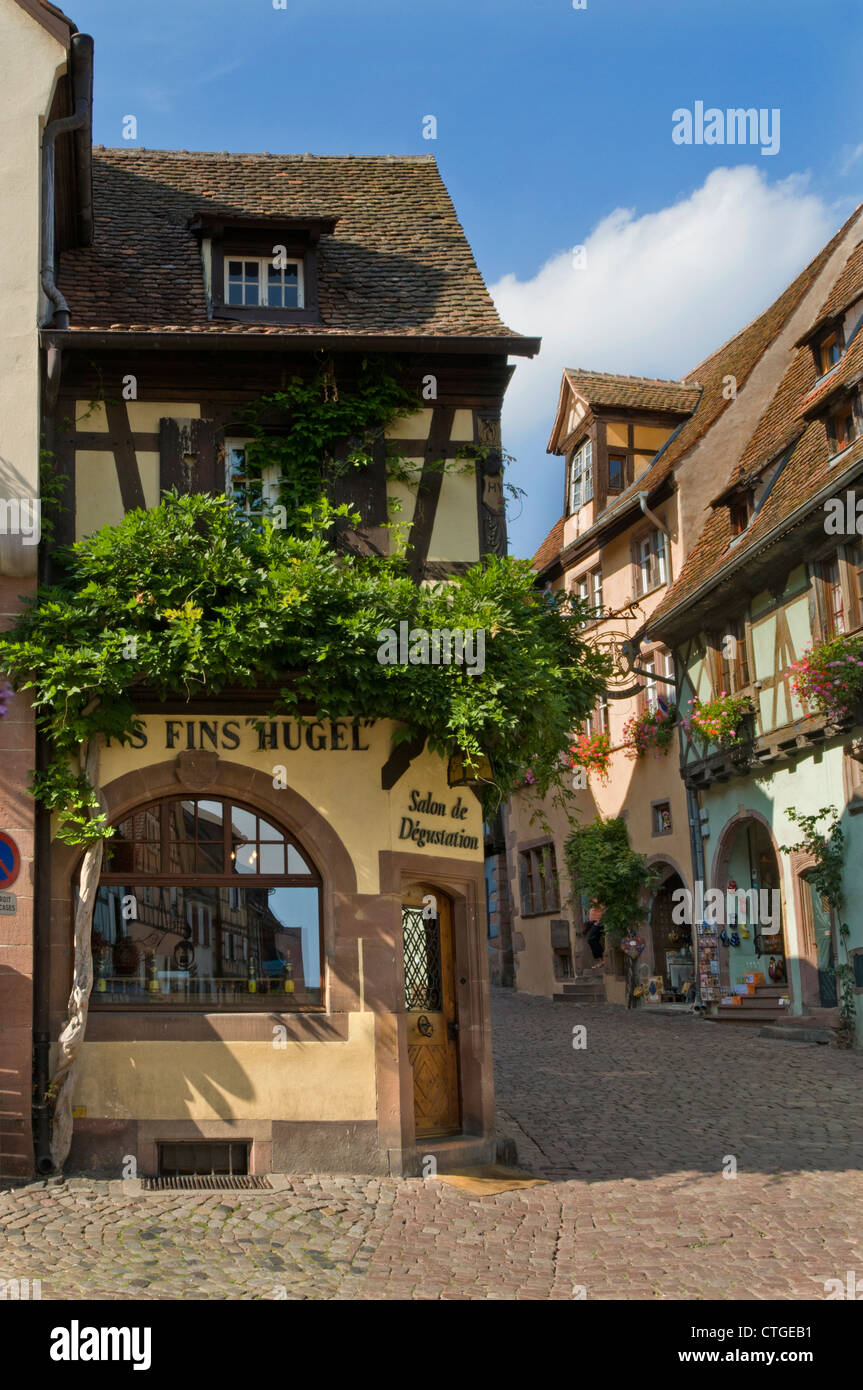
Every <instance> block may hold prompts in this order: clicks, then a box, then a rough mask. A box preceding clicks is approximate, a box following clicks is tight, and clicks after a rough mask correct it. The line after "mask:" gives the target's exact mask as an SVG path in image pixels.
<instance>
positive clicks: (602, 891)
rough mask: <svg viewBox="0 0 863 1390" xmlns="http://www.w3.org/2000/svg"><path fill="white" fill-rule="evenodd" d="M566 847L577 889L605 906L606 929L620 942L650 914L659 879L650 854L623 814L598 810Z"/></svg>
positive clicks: (574, 890)
mask: <svg viewBox="0 0 863 1390" xmlns="http://www.w3.org/2000/svg"><path fill="white" fill-rule="evenodd" d="M564 853H565V855H566V866H567V869H568V871H569V877H570V882H571V884H572V889H573V892H574V893H584V894H585V895H586V896H587V897H588V899H589V900H590V902H591V904H593V905H595V906H597V907H601V908H602V909H603V913H602V924H603V930H604V931H605V934H606V936H608V937H610V939H611V940H612V941H613V943H614V945H615V946H617V945H619V944H620V941H621V939H622V938H623V937H624V936H625V935H626V934H627V932H630V931H632V930H633V929H634V928H635V927H636V926H637V925H638V924H639V923H640V922H643V921H644V918H645V915H646V908H645V906H644V894H645V891H646V890H647V889H649V888H650V887H651V886H652V884H653V882H654V879H655V874H654V871H653V870H652V869H651V868H650V866H649V865H648V862H647V857H646V856H645V855H643V854H638V853H637V852H636V850H634V849H632V847H631V846H630V843H629V834H628V831H627V829H626V822H625V821H624V820H621V819H620V817H618V816H609V817H607V818H603V817H602V816H597V817H596V819H595V820H593V821H591V822H590V824H589V825H584V826H579V827H578V829H576V830H574V831H573V832H572V834H571V835H570V836H569V838H568V839H567V841H566V844H565V847H564Z"/></svg>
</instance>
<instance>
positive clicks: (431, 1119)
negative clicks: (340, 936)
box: [402, 891, 461, 1138]
mask: <svg viewBox="0 0 863 1390" xmlns="http://www.w3.org/2000/svg"><path fill="white" fill-rule="evenodd" d="M423 896H425V898H426V902H425V904H423V901H422V899H423ZM423 914H425V915H423ZM402 939H403V943H404V963H405V1009H406V1011H407V1020H408V1058H409V1060H410V1064H411V1068H412V1070H413V1079H414V1117H415V1121H416V1133H417V1137H418V1138H419V1137H421V1136H422V1137H427V1136H430V1135H435V1134H456V1133H458V1132H459V1129H460V1128H461V1116H460V1110H459V1087H458V1022H457V1020H456V1010H455V979H454V965H453V940H452V914H451V911H450V905H449V903H448V901H447V900H446V899H445V898H444V897H443V896H442V895H440V894H437V893H434V892H430V893H425V894H423V893H422V892H420V891H416V892H410V893H407V894H406V895H405V901H404V903H403V906H402Z"/></svg>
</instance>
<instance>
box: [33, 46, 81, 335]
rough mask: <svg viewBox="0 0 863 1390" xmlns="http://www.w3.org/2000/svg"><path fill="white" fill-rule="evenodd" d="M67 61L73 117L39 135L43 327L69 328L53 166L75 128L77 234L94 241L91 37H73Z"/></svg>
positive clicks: (63, 118)
mask: <svg viewBox="0 0 863 1390" xmlns="http://www.w3.org/2000/svg"><path fill="white" fill-rule="evenodd" d="M70 61H71V67H72V93H73V96H74V98H75V114H74V116H63V117H61V118H60V120H57V121H52V122H51V124H50V125H49V126H47V127H46V129H45V132H44V134H43V136H42V272H41V280H42V289H43V290H44V291H45V294H46V295H47V297H48V300H49V302H50V304H51V305H52V306H53V307H52V308H51V309H50V310H49V312H48V315H47V317H46V319H45V320H44V322H43V323H42V325H41V326H42V327H43V328H68V327H69V317H70V316H69V305H68V304H67V303H66V300H65V299H64V298H63V295H62V294H61V293H60V290H59V289H58V288H57V283H56V279H55V275H56V265H55V260H56V251H55V244H54V243H55V237H54V220H55V219H54V215H55V198H54V166H55V162H56V160H55V153H56V144H57V139H58V137H59V136H61V135H66V134H67V133H68V132H71V131H75V132H77V133H76V137H75V150H76V155H77V156H78V160H79V166H80V165H81V164H82V163H83V166H84V167H79V169H78V209H77V213H78V234H79V241H80V242H81V244H83V245H85V246H89V245H92V241H93V206H92V190H91V181H90V157H89V141H90V128H91V122H92V111H93V40H92V39H91V37H90V35H89V34H75V35H73V37H72V46H71V54H70Z"/></svg>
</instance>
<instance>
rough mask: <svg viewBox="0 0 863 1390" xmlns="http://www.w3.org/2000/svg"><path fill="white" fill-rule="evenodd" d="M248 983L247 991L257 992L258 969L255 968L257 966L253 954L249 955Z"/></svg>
mask: <svg viewBox="0 0 863 1390" xmlns="http://www.w3.org/2000/svg"><path fill="white" fill-rule="evenodd" d="M248 985H249V993H250V994H257V992H258V970H257V966H256V965H255V958H254V956H251V957H250V958H249V981H248Z"/></svg>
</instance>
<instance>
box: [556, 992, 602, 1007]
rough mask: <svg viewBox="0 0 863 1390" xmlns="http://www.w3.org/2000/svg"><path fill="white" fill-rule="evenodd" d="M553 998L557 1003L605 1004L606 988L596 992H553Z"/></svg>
mask: <svg viewBox="0 0 863 1390" xmlns="http://www.w3.org/2000/svg"><path fill="white" fill-rule="evenodd" d="M551 998H552V1002H553V1003H555V1004H604V1003H605V990H603V991H602V992H601V993H600V992H599V991H597V992H596V993H595V994H594V993H593V992H592V991H591V993H590V994H553V995H552V996H551Z"/></svg>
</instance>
